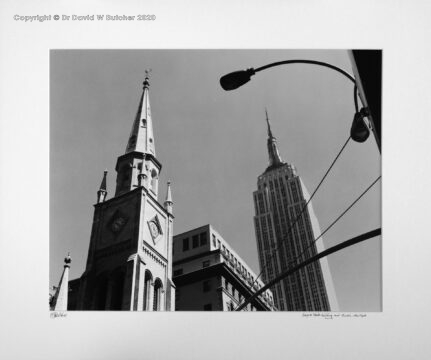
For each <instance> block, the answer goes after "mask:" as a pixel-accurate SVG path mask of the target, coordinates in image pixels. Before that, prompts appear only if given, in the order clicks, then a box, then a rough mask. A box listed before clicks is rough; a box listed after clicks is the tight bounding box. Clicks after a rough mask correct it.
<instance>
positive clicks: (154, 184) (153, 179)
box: [151, 169, 158, 194]
mask: <svg viewBox="0 0 431 360" xmlns="http://www.w3.org/2000/svg"><path fill="white" fill-rule="evenodd" d="M157 180H158V177H157V171H156V170H155V169H153V170H151V190H152V191H153V192H154V194H157Z"/></svg>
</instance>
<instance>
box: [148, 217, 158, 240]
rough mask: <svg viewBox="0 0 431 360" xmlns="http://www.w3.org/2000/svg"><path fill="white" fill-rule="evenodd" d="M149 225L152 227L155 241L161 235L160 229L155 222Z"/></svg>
mask: <svg viewBox="0 0 431 360" xmlns="http://www.w3.org/2000/svg"><path fill="white" fill-rule="evenodd" d="M149 225H150V231H151V236H152V237H153V239H155V238H156V237H157V236H158V235H159V227H158V226H157V224H156V223H155V222H154V221H150V223H149Z"/></svg>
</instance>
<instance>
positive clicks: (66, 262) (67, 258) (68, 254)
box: [64, 252, 72, 266]
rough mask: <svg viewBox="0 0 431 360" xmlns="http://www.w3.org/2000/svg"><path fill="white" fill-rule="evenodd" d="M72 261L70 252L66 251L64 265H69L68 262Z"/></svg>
mask: <svg viewBox="0 0 431 360" xmlns="http://www.w3.org/2000/svg"><path fill="white" fill-rule="evenodd" d="M71 262H72V258H71V257H70V252H68V253H67V256H66V257H65V258H64V266H70V265H69V264H70V263H71Z"/></svg>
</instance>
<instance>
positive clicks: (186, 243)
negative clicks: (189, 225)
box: [183, 238, 189, 251]
mask: <svg viewBox="0 0 431 360" xmlns="http://www.w3.org/2000/svg"><path fill="white" fill-rule="evenodd" d="M188 249H189V238H185V239H183V251H187V250H188Z"/></svg>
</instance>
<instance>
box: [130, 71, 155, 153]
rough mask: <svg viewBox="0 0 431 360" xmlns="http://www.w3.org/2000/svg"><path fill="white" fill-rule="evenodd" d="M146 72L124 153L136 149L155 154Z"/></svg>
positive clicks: (148, 84) (148, 83)
mask: <svg viewBox="0 0 431 360" xmlns="http://www.w3.org/2000/svg"><path fill="white" fill-rule="evenodd" d="M146 73H147V74H146V77H145V81H144V84H143V85H144V87H143V91H142V96H141V100H140V102H139V107H138V111H137V113H136V117H135V121H134V123H133V126H132V131H131V132H130V136H129V141H128V143H127V147H126V154H127V153H130V152H133V151H137V152H141V153H144V154H152V155H153V156H156V148H155V144H154V135H153V121H152V118H151V107H150V96H149V88H150V82H149V78H148V71H147V72H146Z"/></svg>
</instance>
